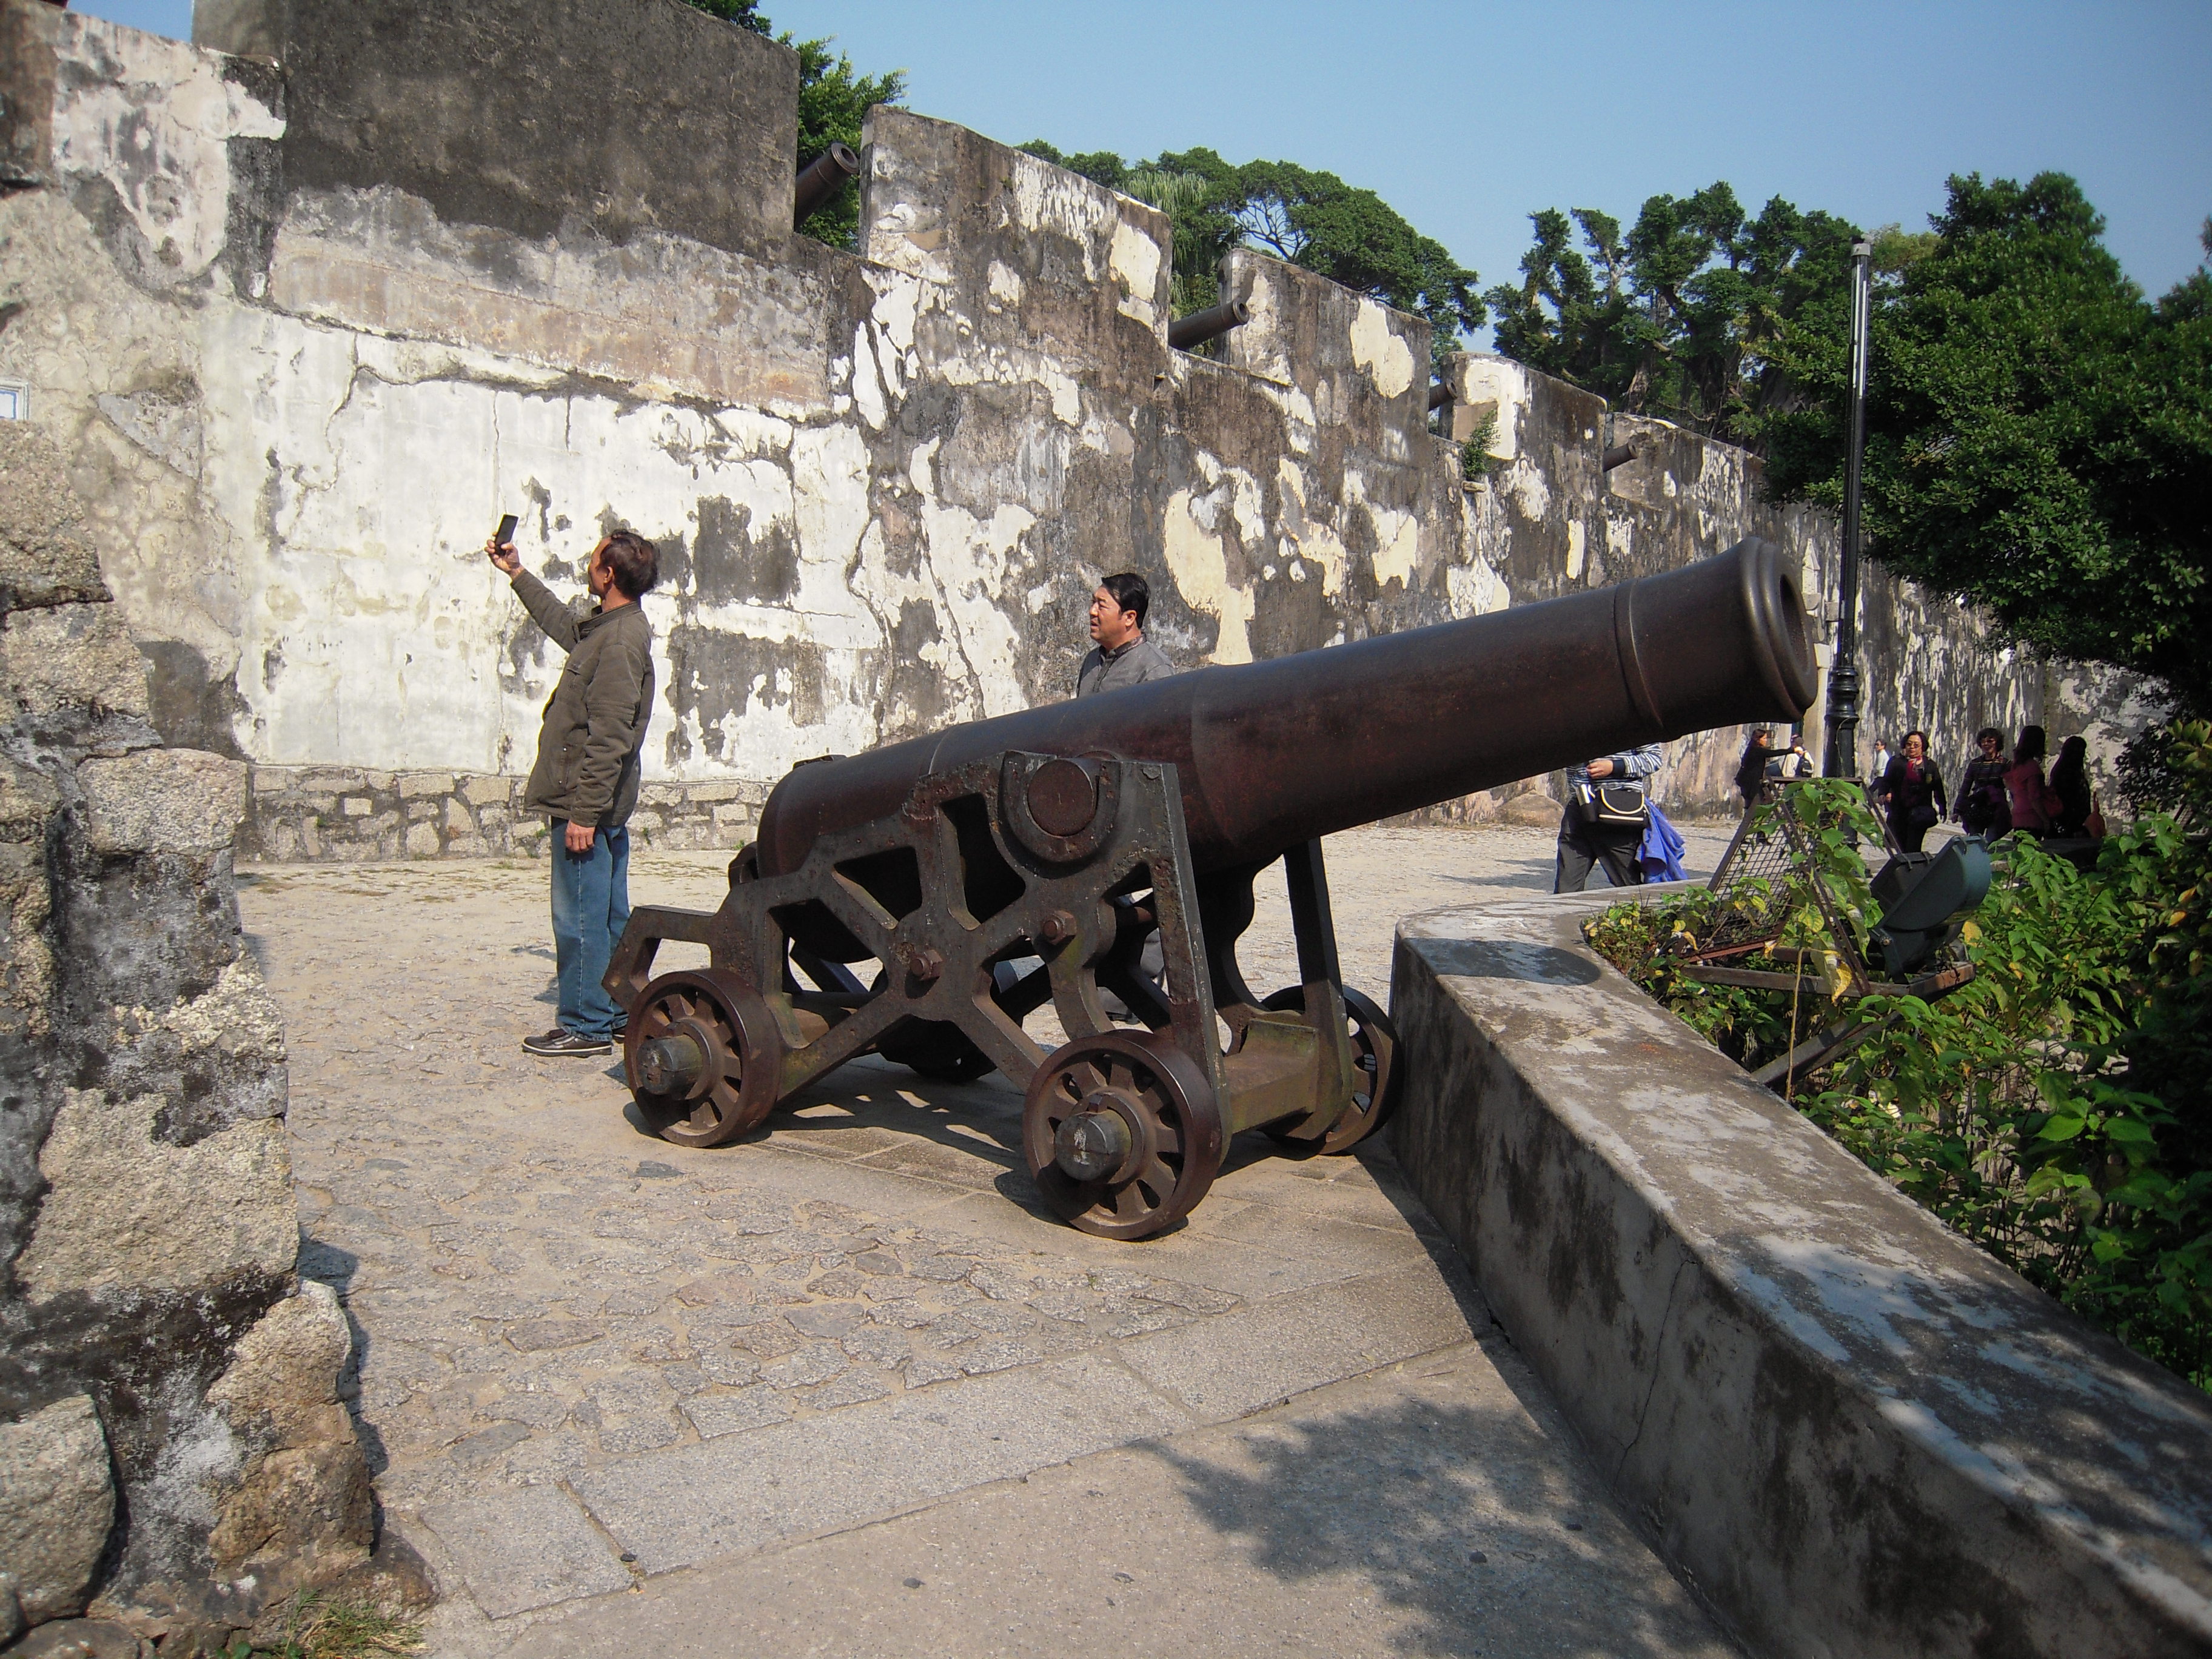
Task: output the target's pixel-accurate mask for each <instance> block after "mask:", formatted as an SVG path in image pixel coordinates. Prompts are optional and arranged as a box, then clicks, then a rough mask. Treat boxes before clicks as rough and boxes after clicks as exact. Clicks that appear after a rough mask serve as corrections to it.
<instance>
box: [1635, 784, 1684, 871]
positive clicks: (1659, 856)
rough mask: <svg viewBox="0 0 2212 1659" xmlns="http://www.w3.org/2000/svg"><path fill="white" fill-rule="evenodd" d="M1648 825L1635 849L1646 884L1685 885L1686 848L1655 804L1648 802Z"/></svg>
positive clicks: (1657, 804) (1678, 832) (1680, 835)
mask: <svg viewBox="0 0 2212 1659" xmlns="http://www.w3.org/2000/svg"><path fill="white" fill-rule="evenodd" d="M1645 805H1647V806H1648V807H1649V808H1650V813H1651V822H1650V823H1647V824H1645V825H1644V839H1643V841H1642V842H1640V843H1639V844H1638V847H1637V848H1636V862H1637V864H1638V866H1640V867H1641V868H1642V870H1643V872H1644V880H1646V881H1685V880H1687V879H1688V878H1689V874H1690V872H1689V871H1688V870H1686V869H1685V868H1684V867H1683V865H1682V854H1684V853H1685V852H1686V851H1688V850H1689V849H1688V845H1687V843H1686V842H1684V841H1683V839H1682V832H1681V831H1680V830H1679V829H1676V828H1675V827H1674V824H1673V823H1670V822H1668V817H1667V815H1666V814H1665V813H1664V812H1662V811H1660V810H1659V803H1658V802H1657V801H1656V800H1655V801H1647V802H1646V803H1645Z"/></svg>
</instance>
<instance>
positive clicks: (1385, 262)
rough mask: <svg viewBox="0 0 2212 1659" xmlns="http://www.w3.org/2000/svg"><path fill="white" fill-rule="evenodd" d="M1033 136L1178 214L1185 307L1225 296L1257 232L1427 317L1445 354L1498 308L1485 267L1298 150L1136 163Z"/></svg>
mask: <svg viewBox="0 0 2212 1659" xmlns="http://www.w3.org/2000/svg"><path fill="white" fill-rule="evenodd" d="M1021 148H1022V149H1024V150H1026V151H1027V152H1028V153H1029V154H1030V155H1036V156H1039V157H1042V159H1043V160H1045V161H1051V162H1053V163H1054V164H1055V165H1057V166H1060V167H1066V168H1067V169H1068V170H1069V171H1071V172H1073V173H1081V174H1082V175H1083V176H1084V177H1085V178H1086V179H1091V180H1092V181H1093V182H1094V183H1097V184H1102V185H1107V186H1109V188H1111V189H1114V190H1119V191H1125V192H1126V193H1127V194H1129V195H1131V196H1134V197H1137V198H1138V199H1139V200H1140V201H1145V202H1149V203H1151V204H1152V205H1153V206H1155V207H1157V208H1158V209H1159V210H1161V211H1162V212H1164V213H1165V214H1166V215H1167V216H1168V221H1169V225H1170V229H1171V232H1172V234H1173V237H1174V249H1173V260H1174V268H1175V275H1174V293H1175V308H1176V312H1177V313H1178V314H1183V315H1187V314H1188V313H1191V312H1193V311H1200V310H1203V309H1205V308H1206V307H1208V306H1211V305H1212V304H1214V303H1215V302H1216V301H1218V300H1219V298H1220V297H1221V296H1220V284H1219V280H1218V276H1217V272H1218V270H1219V267H1220V264H1221V257H1222V255H1223V254H1225V253H1226V252H1229V250H1230V249H1231V248H1232V247H1235V246H1238V245H1239V244H1249V245H1251V246H1257V247H1264V248H1266V249H1267V250H1268V251H1269V252H1273V253H1274V254H1276V255H1277V256H1278V257H1279V258H1282V259H1285V260H1286V261H1288V262H1289V263H1290V264H1296V265H1302V266H1304V268H1305V269H1306V270H1315V271H1319V272H1320V273H1321V274H1322V276H1327V277H1328V278H1329V279H1330V280H1331V281H1332V282H1336V283H1342V284H1343V285H1344V286H1345V287H1346V288H1349V289H1355V290H1357V291H1358V292H1359V293H1362V294H1365V295H1370V296H1371V297H1372V298H1375V299H1377V300H1380V301H1383V303H1384V304H1386V305H1390V306H1395V307H1397V308H1398V309H1399V310H1401V311H1411V312H1417V313H1419V314H1420V315H1422V316H1424V317H1426V318H1427V319H1429V323H1430V326H1431V340H1432V343H1433V349H1434V351H1435V354H1436V356H1437V357H1439V358H1441V357H1442V356H1443V355H1444V354H1445V353H1447V352H1449V351H1451V350H1453V349H1455V348H1456V347H1457V346H1458V344H1459V339H1460V331H1462V329H1465V330H1474V329H1477V328H1480V327H1481V326H1482V325H1483V323H1484V322H1485V321H1486V318H1487V313H1486V310H1485V308H1484V306H1483V301H1482V297H1481V295H1480V294H1479V293H1477V292H1476V289H1475V280H1476V279H1475V274H1474V272H1473V271H1472V270H1467V269H1465V268H1464V267H1463V266H1462V265H1461V264H1459V263H1458V262H1457V261H1456V260H1455V259H1454V258H1452V257H1451V254H1450V252H1449V251H1448V250H1447V249H1446V248H1445V247H1444V246H1443V244H1442V243H1441V242H1438V241H1437V240H1434V239H1433V238H1431V237H1427V236H1424V235H1422V234H1420V233H1419V231H1417V230H1415V229H1414V228H1413V226H1412V225H1411V224H1409V223H1407V221H1406V220H1405V218H1404V217H1403V216H1401V215H1400V214H1399V213H1398V212H1397V211H1396V210H1395V209H1393V208H1392V207H1391V206H1390V205H1389V204H1388V203H1387V202H1385V201H1383V198H1382V197H1380V196H1378V195H1376V193H1375V192H1374V191H1371V190H1364V189H1358V188H1356V187H1354V186H1352V185H1347V184H1346V183H1345V182H1344V180H1343V179H1340V178H1338V177H1337V176H1336V175H1335V174H1334V173H1316V172H1314V171H1313V170H1311V169H1310V168H1306V167H1299V166H1297V164H1295V163H1293V162H1290V161H1247V162H1245V163H1243V165H1242V166H1234V165H1231V163H1230V162H1227V161H1224V160H1222V158H1221V157H1220V156H1219V155H1217V154H1216V153H1215V152H1214V151H1212V150H1211V149H1188V150H1182V151H1172V150H1171V151H1165V152H1163V153H1162V154H1161V155H1159V156H1158V157H1157V158H1156V159H1154V160H1152V161H1138V162H1134V163H1131V162H1127V161H1123V160H1122V158H1121V156H1119V155H1115V153H1114V152H1112V151H1111V150H1094V151H1091V152H1088V153H1085V154H1080V155H1069V154H1066V153H1065V152H1063V151H1061V150H1060V149H1056V148H1055V147H1054V145H1052V144H1050V143H1048V142H1046V141H1045V140H1044V139H1042V138H1036V139H1032V140H1030V142H1029V143H1026V144H1024V145H1022V146H1021Z"/></svg>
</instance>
